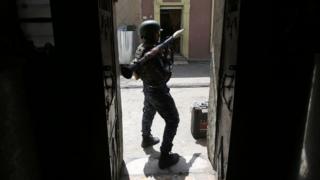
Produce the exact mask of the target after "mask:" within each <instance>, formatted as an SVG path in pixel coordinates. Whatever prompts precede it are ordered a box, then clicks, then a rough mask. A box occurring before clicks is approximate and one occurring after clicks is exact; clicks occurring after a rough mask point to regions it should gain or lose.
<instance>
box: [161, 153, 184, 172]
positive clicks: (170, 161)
mask: <svg viewBox="0 0 320 180" xmlns="http://www.w3.org/2000/svg"><path fill="white" fill-rule="evenodd" d="M179 157H180V156H179V154H177V153H162V152H161V155H160V158H159V164H158V165H159V168H160V169H165V168H168V167H170V166H173V165H175V164H177V163H178V162H179Z"/></svg>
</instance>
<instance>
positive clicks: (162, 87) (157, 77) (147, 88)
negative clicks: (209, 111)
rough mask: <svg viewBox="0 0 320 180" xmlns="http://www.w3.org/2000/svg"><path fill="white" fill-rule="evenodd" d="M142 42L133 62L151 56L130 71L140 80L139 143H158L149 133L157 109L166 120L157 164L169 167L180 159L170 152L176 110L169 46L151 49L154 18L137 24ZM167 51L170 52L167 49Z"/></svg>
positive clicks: (154, 42) (155, 31) (155, 37)
mask: <svg viewBox="0 0 320 180" xmlns="http://www.w3.org/2000/svg"><path fill="white" fill-rule="evenodd" d="M139 32H140V37H141V39H142V43H141V44H140V45H139V46H138V48H137V50H136V55H135V59H134V60H133V63H138V62H139V59H140V58H141V57H143V56H150V57H151V59H149V60H148V61H147V62H146V63H144V64H143V65H142V66H141V67H140V68H139V69H138V70H136V71H135V72H133V76H134V77H135V79H139V78H141V80H142V81H143V93H144V107H143V117H142V139H143V140H142V143H141V146H142V147H143V148H146V147H149V146H152V145H155V144H157V143H159V141H160V140H159V138H157V137H153V136H152V134H151V125H152V121H153V118H154V116H155V114H156V112H158V113H159V115H160V116H161V117H162V118H163V119H164V120H165V130H164V133H163V141H162V144H161V147H160V151H161V154H160V159H159V167H160V168H161V169H164V168H167V167H170V166H172V165H174V164H176V163H177V162H178V161H179V155H178V154H177V153H171V149H172V146H173V144H172V141H173V138H174V136H175V135H176V132H177V127H178V124H179V114H178V111H177V108H176V105H175V102H174V100H173V98H172V97H171V95H170V93H169V91H170V89H169V88H168V87H167V81H168V80H169V79H170V77H171V66H172V62H173V61H172V59H173V58H172V53H171V58H168V49H166V50H163V51H160V52H159V51H150V50H151V49H152V48H153V47H155V46H156V45H157V44H158V43H159V37H160V25H159V23H158V22H157V21H155V20H146V21H144V22H142V23H141V25H140V27H139ZM169 53H170V52H169Z"/></svg>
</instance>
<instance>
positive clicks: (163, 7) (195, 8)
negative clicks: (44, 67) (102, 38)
mask: <svg viewBox="0 0 320 180" xmlns="http://www.w3.org/2000/svg"><path fill="white" fill-rule="evenodd" d="M138 3H139V4H140V6H139V7H137V4H138ZM128 4H132V2H130V1H127V0H119V1H118V2H117V5H116V7H117V25H118V26H121V25H135V26H136V27H138V26H139V24H140V23H141V22H142V21H143V20H147V19H155V20H157V21H159V22H160V24H161V27H162V29H163V31H162V34H161V39H162V40H164V39H165V38H166V37H168V36H170V35H172V33H173V32H174V31H176V30H178V29H181V28H183V29H184V34H183V36H182V37H181V38H180V39H179V40H177V41H176V43H175V45H174V46H175V52H176V53H177V54H178V55H181V57H184V58H186V59H187V60H190V61H204V60H210V59H211V52H210V39H211V38H210V37H211V22H212V21H211V13H212V8H211V7H212V1H211V0H202V1H196V0H153V1H151V0H139V1H135V4H133V5H132V6H131V5H129V6H128ZM124 7H126V8H124ZM128 7H130V8H129V9H128ZM138 16H140V17H139V18H137V17H138Z"/></svg>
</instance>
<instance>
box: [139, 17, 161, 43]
mask: <svg viewBox="0 0 320 180" xmlns="http://www.w3.org/2000/svg"><path fill="white" fill-rule="evenodd" d="M160 30H161V28H160V24H159V23H158V22H157V21H155V20H146V21H143V22H142V23H141V25H140V27H139V33H140V37H141V38H143V39H146V40H152V39H153V38H154V34H155V33H157V32H159V31H160Z"/></svg>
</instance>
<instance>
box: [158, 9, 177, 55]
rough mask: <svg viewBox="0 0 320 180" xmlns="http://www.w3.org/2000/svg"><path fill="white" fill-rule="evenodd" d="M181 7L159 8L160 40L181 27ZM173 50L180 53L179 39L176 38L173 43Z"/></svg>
mask: <svg viewBox="0 0 320 180" xmlns="http://www.w3.org/2000/svg"><path fill="white" fill-rule="evenodd" d="M181 16H182V14H181V9H161V10H160V25H161V28H162V29H163V30H162V31H161V37H160V39H161V42H163V41H164V40H165V39H167V38H168V37H170V36H171V35H172V34H173V33H174V32H175V31H177V30H179V29H181ZM173 48H174V52H175V53H176V54H180V53H181V40H180V39H178V40H176V41H175V42H174V44H173Z"/></svg>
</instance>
